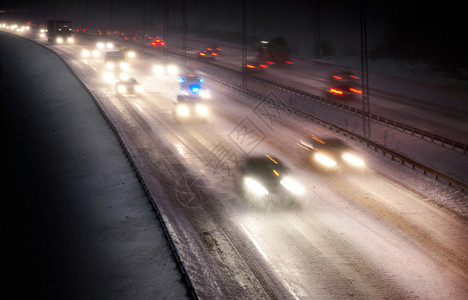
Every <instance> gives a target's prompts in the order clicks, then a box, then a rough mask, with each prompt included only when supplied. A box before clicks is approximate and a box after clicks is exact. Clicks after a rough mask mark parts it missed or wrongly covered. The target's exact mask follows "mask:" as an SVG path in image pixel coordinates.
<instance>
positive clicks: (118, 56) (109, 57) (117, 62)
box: [104, 51, 129, 71]
mask: <svg viewBox="0 0 468 300" xmlns="http://www.w3.org/2000/svg"><path fill="white" fill-rule="evenodd" d="M104 64H105V66H106V69H108V70H111V71H114V70H120V71H126V70H128V68H129V65H128V62H127V59H126V58H125V54H124V53H123V52H122V51H107V52H106V55H105V57H104Z"/></svg>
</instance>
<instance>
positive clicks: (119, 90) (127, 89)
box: [115, 78, 143, 95]
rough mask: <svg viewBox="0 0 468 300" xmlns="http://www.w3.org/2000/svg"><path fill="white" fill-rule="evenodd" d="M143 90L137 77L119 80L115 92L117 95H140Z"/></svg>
mask: <svg viewBox="0 0 468 300" xmlns="http://www.w3.org/2000/svg"><path fill="white" fill-rule="evenodd" d="M142 91H143V89H142V87H141V85H140V84H139V83H138V81H137V80H136V79H135V78H128V79H125V80H118V81H117V82H116V84H115V93H116V94H117V95H138V94H140V93H141V92H142Z"/></svg>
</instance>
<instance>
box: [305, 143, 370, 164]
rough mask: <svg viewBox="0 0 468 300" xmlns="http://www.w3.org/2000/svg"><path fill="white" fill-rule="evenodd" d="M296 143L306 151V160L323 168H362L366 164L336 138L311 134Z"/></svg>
mask: <svg viewBox="0 0 468 300" xmlns="http://www.w3.org/2000/svg"><path fill="white" fill-rule="evenodd" d="M298 144H299V146H300V147H301V148H303V149H305V150H306V151H307V154H306V157H307V160H308V161H310V162H311V163H312V164H314V165H315V166H317V167H320V168H322V169H325V170H337V169H348V168H352V169H362V168H363V167H365V165H366V164H365V162H364V160H363V159H362V158H361V157H360V155H359V154H358V153H356V151H354V150H353V149H352V148H351V147H349V146H348V145H346V144H345V142H343V141H342V140H341V139H338V138H330V139H321V138H319V137H317V136H314V135H312V136H311V137H308V138H306V139H303V140H301V141H299V143H298Z"/></svg>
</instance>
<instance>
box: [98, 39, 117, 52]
mask: <svg viewBox="0 0 468 300" xmlns="http://www.w3.org/2000/svg"><path fill="white" fill-rule="evenodd" d="M96 48H97V49H99V50H110V49H114V43H113V42H111V41H106V40H99V41H98V42H97V43H96Z"/></svg>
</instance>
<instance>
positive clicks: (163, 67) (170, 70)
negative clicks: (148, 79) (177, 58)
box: [153, 61, 179, 76]
mask: <svg viewBox="0 0 468 300" xmlns="http://www.w3.org/2000/svg"><path fill="white" fill-rule="evenodd" d="M178 70H179V68H177V66H176V65H175V64H173V63H168V62H165V61H157V62H156V63H155V64H154V65H153V73H154V74H155V75H157V76H176V75H177V73H178V72H179V71H178Z"/></svg>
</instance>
